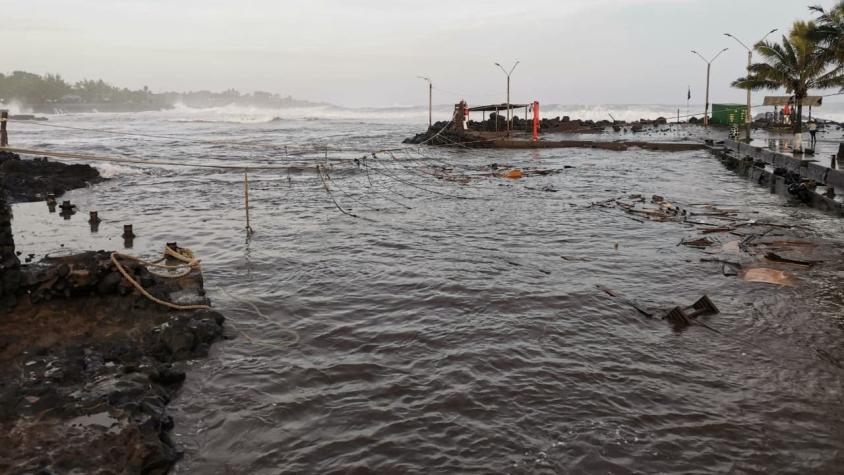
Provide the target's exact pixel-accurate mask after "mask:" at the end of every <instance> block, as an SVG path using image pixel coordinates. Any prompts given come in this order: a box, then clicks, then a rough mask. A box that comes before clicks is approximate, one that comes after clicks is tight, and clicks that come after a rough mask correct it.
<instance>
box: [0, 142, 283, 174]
mask: <svg viewBox="0 0 844 475" xmlns="http://www.w3.org/2000/svg"><path fill="white" fill-rule="evenodd" d="M0 150H2V151H4V152H12V153H19V154H24V155H43V156H46V157H55V158H69V159H75V160H86V161H92V162H112V163H131V164H136V165H164V166H172V167H188V168H211V169H218V170H287V169H289V167H288V166H284V165H263V166H244V165H210V164H197V163H183V162H171V161H168V160H141V159H138V158H128V157H106V156H97V155H86V154H81V153H72V152H52V151H49V150H35V149H26V148H13V147H0Z"/></svg>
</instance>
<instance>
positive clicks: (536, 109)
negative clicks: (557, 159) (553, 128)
mask: <svg viewBox="0 0 844 475" xmlns="http://www.w3.org/2000/svg"><path fill="white" fill-rule="evenodd" d="M537 140H539V101H533V141H534V142H536V141H537Z"/></svg>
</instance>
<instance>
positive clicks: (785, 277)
mask: <svg viewBox="0 0 844 475" xmlns="http://www.w3.org/2000/svg"><path fill="white" fill-rule="evenodd" d="M741 279H742V280H744V281H746V282H760V283H763V284H775V285H782V286H785V287H793V286H794V285H795V284H796V283H797V279H795V278H794V276H792V275H791V274H789V273H788V272H786V271H783V270H778V269H770V268H768V267H752V268H750V269H745V270H744V272H743V273H742V274H741Z"/></svg>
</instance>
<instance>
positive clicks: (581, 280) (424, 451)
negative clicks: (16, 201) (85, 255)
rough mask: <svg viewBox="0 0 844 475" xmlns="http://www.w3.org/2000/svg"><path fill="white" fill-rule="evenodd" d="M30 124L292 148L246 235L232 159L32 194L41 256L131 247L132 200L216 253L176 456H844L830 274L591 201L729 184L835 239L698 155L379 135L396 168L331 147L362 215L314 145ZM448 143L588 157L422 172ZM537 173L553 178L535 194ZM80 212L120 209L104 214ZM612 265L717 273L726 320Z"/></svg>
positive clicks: (263, 178)
mask: <svg viewBox="0 0 844 475" xmlns="http://www.w3.org/2000/svg"><path fill="white" fill-rule="evenodd" d="M61 120H62V119H61V118H56V119H54V120H53V122H55V123H62V122H61ZM68 123H70V122H68ZM73 123H74V124H75V125H82V126H95V127H109V128H112V129H119V130H126V131H134V132H144V133H154V134H174V135H184V136H187V137H202V138H203V139H208V140H232V141H242V140H259V141H263V142H265V143H267V142H273V143H279V142H283V143H319V144H330V145H333V146H339V147H343V148H356V149H358V148H359V149H361V150H365V149H374V148H382V147H393V146H396V143H397V141H399V140H400V139H401V138H403V137H405V136H409V135H411V134H412V133H413V132H416V131H417V130H416V129H417V128H418V127H417V125H416V124H413V123H410V122H398V123H392V122H387V121H379V120H377V119H371V120H331V121H326V120H323V121H305V120H284V121H280V122H273V123H246V124H232V123H217V122H202V121H196V120H191V121H185V120H182V119H179V118H178V117H175V118H174V117H173V116H172V114H161V115H160V116H159V115H156V114H141V115H138V116H123V115H110V116H83V117H79V118H77V120H76V122H73ZM20 128H21V129H24V130H21V131H16V135H14V136H13V140H15V141H17V143H21V144H26V145H34V144H37V145H39V146H55V147H56V148H57V149H61V150H77V151H85V152H97V153H110V154H130V155H132V156H139V157H145V158H166V159H170V160H180V161H184V162H187V163H233V162H236V163H247V162H248V163H253V164H254V163H272V164H285V163H293V164H296V165H298V166H297V167H294V168H293V169H292V171H291V172H290V173H288V172H286V171H267V172H256V173H253V174H251V175H250V181H251V184H252V189H251V204H252V226H253V227H254V228H255V229H256V234H255V235H254V236H253V237H252V239H250V240H247V239H246V238H245V235H244V233H243V226H244V222H243V212H242V183H241V181H240V180H241V178H242V177H241V176H240V175H239V174H237V173H231V172H219V171H213V170H212V171H209V170H193V169H191V170H185V169H179V168H173V167H170V168H166V167H165V168H142V167H135V166H125V165H103V166H102V169H103V170H104V172H106V173H107V174H109V175H110V176H113V177H114V179H113V180H110V181H108V182H105V183H103V184H100V185H97V186H96V187H94V188H92V189H90V190H78V191H75V192H72V193H70V194H69V196H68V197H69V198H70V199H72V200H73V201H74V202H75V203H78V204H79V206H80V209H81V210H82V212H81V213H80V214H78V215H77V216H75V217H74V218H73V219H72V220H71V221H69V222H61V221H60V219H59V218H58V217H57V216H56V215H48V214H47V213H46V209H44V208H45V206H44V205H43V203H34V204H24V205H18V206H16V208H15V213H16V223H15V233H16V236H15V237H16V241H17V243H18V247H19V249H20V250H22V251H24V252H25V253H29V252H34V253H39V254H41V253H44V252H47V251H50V250H55V249H60V246H61V245H62V244H64V249H83V248H90V247H98V248H103V249H119V248H120V247H121V244H122V243H121V240H120V238H119V235H120V225H121V224H122V223H124V222H132V223H134V224H135V231H136V233H137V234H138V235H139V237H138V238H137V239H136V241H135V247H134V251H135V252H137V253H144V254H150V255H151V254H154V253H157V252H159V250H160V247H161V246H162V245H163V243H164V242H165V241H172V240H177V241H179V243H180V244H182V245H185V246H188V247H191V248H193V249H194V250H195V251H196V252H197V253H198V255H199V256H200V257H201V258H202V259H203V262H204V271H205V276H206V283H207V286H208V288H209V292H210V294H211V296H212V299H213V301H214V303H215V305H216V306H217V307H219V308H220V309H221V310H222V311H223V312H224V313H225V314H226V316H227V317H228V322H229V331H230V334H231V335H232V336H233V339H231V340H227V341H223V342H221V343H218V344H217V345H216V346H215V347H214V349H213V351H212V354H211V355H210V357H209V358H207V359H204V360H200V361H195V362H192V363H190V365H191V369H190V371H189V373H188V374H189V376H188V380H187V382H186V384H185V387H184V389H183V391H182V393H181V395H180V397H179V398H178V399H177V400H176V401H174V403H173V404H172V405H171V411H172V413H173V415H174V417H175V419H176V428H175V430H174V434H175V436H174V437H175V439H176V441H177V443H178V444H179V445H180V446H181V447H183V448H184V449H185V458H184V460H183V461H182V462H181V463H180V464H179V465H178V466H177V468H176V471H177V473H282V472H283V473H332V472H348V471H358V472H360V473H365V472H370V471H371V472H377V473H564V472H603V473H628V472H633V471H637V472H681V473H693V472H695V473H723V472H730V471H733V472H736V473H745V472H759V473H770V472H790V473H807V472H836V471H841V470H842V469H841V467H842V465H841V464H842V462H844V455H842V454H841V449H842V447H843V446H844V420H842V419H844V416H842V409H841V407H842V406H841V402H842V401H841V399H842V385H841V383H842V381H841V374H842V371H844V370H842V369H841V368H839V367H837V366H836V365H835V364H833V363H834V361H835V360H836V359H841V358H844V352H843V351H842V350H841V349H840V348H841V344H840V342H841V337H842V326H841V319H842V316H844V304H842V295H841V287H840V284H841V280H842V279H841V274H840V270H839V273H838V274H837V275H836V274H832V275H830V274H828V273H827V274H825V273H824V272H821V271H813V272H809V273H807V274H804V275H805V278H804V281H803V284H802V285H800V286H798V287H795V288H782V289H780V288H776V287H772V286H766V285H764V284H751V283H745V282H741V281H736V280H735V279H734V278H730V277H724V276H722V275H721V274H720V272H719V271H718V269H717V268H714V267H713V265H712V264H707V263H701V262H699V259H700V257H701V256H702V254H701V252H700V251H698V250H694V249H689V248H686V247H684V246H680V247H678V246H677V243H678V242H679V241H680V240H681V239H682V238H684V237H687V236H690V235H692V232H693V231H692V230H690V229H689V228H685V227H682V226H681V225H678V224H672V223H651V222H647V223H638V222H635V221H632V220H629V219H627V218H625V217H624V216H622V215H621V214H620V213H615V212H606V211H604V210H601V209H594V208H587V207H586V205H588V204H589V203H590V202H593V201H600V200H604V199H608V198H613V197H617V196H621V195H625V194H629V193H641V194H644V195H645V196H650V195H651V194H660V195H662V196H665V197H666V198H668V199H669V200H677V201H679V202H684V203H692V202H697V203H703V202H713V203H719V204H722V205H728V206H730V207H735V208H738V209H741V210H743V211H744V212H751V211H752V212H759V215H758V216H760V217H764V218H771V219H778V220H784V221H788V222H794V223H797V224H803V225H807V226H810V227H811V228H812V229H813V230H814V231H815V232H816V233H818V234H819V235H824V236H827V237H830V238H832V239H838V241H836V243H835V245H836V246H839V248H840V246H841V242H840V236H841V231H842V230H844V228H842V225H841V224H840V221H839V220H837V219H834V218H830V217H828V216H825V215H823V214H820V213H816V212H814V211H811V210H806V209H804V208H799V207H789V206H783V205H784V204H785V202H784V201H783V199H782V198H780V197H777V196H772V195H769V194H768V193H767V192H766V191H765V190H764V189H763V188H759V187H756V186H754V185H751V184H749V183H748V182H747V181H745V180H744V179H741V178H738V177H736V176H734V175H733V174H732V173H730V172H728V171H726V170H724V169H723V168H722V167H721V166H720V165H719V164H718V162H717V161H715V160H714V159H712V158H711V157H709V156H708V155H707V154H706V153H705V152H684V153H673V154H667V153H655V152H645V151H640V150H631V151H627V152H606V151H597V150H577V149H562V150H541V151H491V150H474V151H467V150H449V149H430V150H425V154H426V155H428V156H433V157H435V158H434V159H430V158H429V159H425V160H424V161H423V162H419V161H411V160H410V159H411V158H418V157H419V156H418V155H414V154H409V155H408V154H399V155H398V156H397V158H399V159H400V160H403V163H400V164H399V163H394V162H390V161H389V160H388V159H387V157H386V156H383V155H382V156H381V159H382V161H379V162H374V163H372V166H373V167H384V169H383V170H384V171H383V173H372V172H371V173H370V174H369V176H367V174H366V173H365V169H362V168H358V167H356V166H355V165H354V164H353V163H350V162H348V161H341V159H352V158H359V157H360V156H362V155H363V152H330V153H329V156H328V160H329V163H331V166H332V171H331V172H330V175H331V178H332V181H333V185H332V186H333V188H334V189H335V195H334V196H335V198H336V199H337V201H338V203H340V204H341V205H342V206H344V207H346V208H349V209H350V210H351V211H352V212H353V213H356V214H358V215H360V216H361V218H360V219H354V218H351V217H348V216H344V215H342V214H340V213H339V212H338V211H337V209H336V208H335V207H334V205H333V204H332V203H331V201H330V200H329V198H328V197H327V195H326V194H325V192H324V191H323V190H322V188H321V186H322V185H321V182H320V181H319V178H317V176H316V174H315V172H314V171H313V169H312V166H313V165H314V164H315V161H316V160H325V156H324V153H318V154H308V155H305V156H298V157H292V158H291V157H288V158H284V156H283V152H282V151H281V150H280V149H277V150H268V149H256V148H253V149H248V148H243V147H229V146H223V145H219V144H217V145H208V144H203V145H191V144H185V143H183V142H181V141H178V140H169V141H168V140H153V139H144V138H139V137H134V138H123V137H115V136H102V135H99V136H98V135H91V134H86V133H79V132H71V131H61V130H43V129H40V128H36V127H35V126H29V127H24V126H23V125H21V126H20ZM442 162H447V163H453V164H455V165H456V166H458V167H468V168H470V169H474V170H477V169H480V167H482V166H483V165H487V164H490V163H499V164H512V165H515V166H522V167H542V168H562V167H563V166H564V165H570V166H573V167H574V168H569V169H565V170H563V171H562V173H560V174H557V175H551V176H544V177H543V176H540V177H530V178H526V179H523V180H519V181H505V180H500V179H491V178H481V179H478V180H474V181H472V182H471V183H470V184H468V185H465V186H461V185H456V184H452V183H445V182H442V181H440V180H437V179H434V178H432V177H430V176H427V175H425V173H426V170H427V168H426V165H430V164H434V165H438V164H442ZM393 176H394V177H397V178H401V179H402V180H404V181H406V182H407V183H412V184H415V185H418V186H421V187H424V188H426V189H428V190H432V191H436V192H439V193H447V194H451V195H459V196H465V197H469V198H471V199H465V200H464V199H457V198H454V197H447V196H443V195H440V194H435V193H432V192H429V191H424V190H422V189H419V188H414V187H411V186H409V185H407V184H402V183H399V182H397V181H396V180H395V179H394V178H392V177H393ZM370 180H371V182H372V186H370ZM546 185H550V186H552V187H554V188H555V189H557V190H559V191H558V192H556V193H549V192H542V191H536V190H530V189H527V188H526V187H531V188H538V189H539V188H542V187H544V186H546ZM390 189H392V190H394V191H389V190H390ZM339 190H343V192H340V191H339ZM399 203H401V204H406V205H408V206H410V207H411V208H412V209H409V210H408V209H406V208H404V207H403V206H402V205H401V204H399ZM89 209H98V210H99V214H100V216H101V217H103V219H104V222H103V223H102V225H101V227H100V232H99V233H98V234H97V235H94V236H91V235H90V234H89V232H88V229H87V223H86V222H85V221H86V220H85V217H87V210H89ZM373 209H377V210H378V211H374V210H373ZM59 222H61V223H62V224H61V225H60V226H56V224H57V223H59ZM616 243H618V248H617V249H615V244H616ZM561 256H564V257H566V259H563V258H561ZM596 284H601V285H603V286H606V287H609V288H611V289H613V290H614V291H615V292H616V293H619V294H621V295H624V296H626V297H628V298H632V299H635V300H637V301H638V302H640V303H641V304H642V305H644V306H647V307H648V308H651V309H662V310H664V309H667V308H670V307H672V306H674V305H677V304H683V305H687V304H690V303H691V302H693V301H694V300H696V299H697V298H698V297H699V296H700V295H702V294H704V293H708V294H709V296H710V297H711V298H712V299H713V301H715V302H716V304H717V305H718V307H719V308H720V309H721V311H722V313H721V314H720V315H718V316H715V317H712V318H711V319H710V320H708V322H709V323H710V324H711V325H712V326H714V327H716V328H717V329H718V330H720V331H721V332H722V334H716V333H712V332H709V331H707V330H706V329H704V328H701V327H692V328H690V329H688V330H687V331H684V332H680V333H677V332H674V331H672V329H671V328H670V327H669V326H667V325H666V324H665V323H664V322H662V321H660V320H650V319H646V318H643V317H641V316H640V315H639V314H638V313H637V312H636V311H635V310H633V309H631V308H630V307H628V306H625V305H624V304H623V303H621V302H620V301H619V300H616V299H611V298H608V297H607V295H606V294H605V293H603V292H602V291H600V290H598V289H596V287H595V286H596ZM223 289H225V291H224V290H223ZM232 296H234V297H237V298H233V297H232ZM240 299H244V300H248V301H251V302H254V303H255V304H256V305H257V306H258V308H259V309H260V310H261V311H262V312H263V313H264V314H265V315H266V316H267V317H268V318H267V319H264V318H261V317H260V316H259V315H256V314H255V313H254V312H252V311H251V310H250V309H249V308H248V306H247V305H245V304H243V303H242V302H241V301H240ZM289 329H292V330H295V332H297V333H298V334H299V336H300V337H301V341H300V342H299V343H298V344H296V345H292V346H291V345H289V344H288V343H289V342H290V341H291V337H290V334H289V333H288V330H289ZM748 340H750V341H752V342H753V343H754V344H753V345H749V344H747V341H748ZM818 349H822V350H824V351H826V352H827V355H829V356H830V357H831V359H821V358H819V357H818V352H817V350H818ZM830 361H832V362H833V363H831V362H830Z"/></svg>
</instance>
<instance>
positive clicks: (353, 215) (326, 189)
mask: <svg viewBox="0 0 844 475" xmlns="http://www.w3.org/2000/svg"><path fill="white" fill-rule="evenodd" d="M317 174H318V175H319V179H320V180H322V186H323V187H324V188H325V192H326V193H328V197H329V198H331V201H332V202H333V203H334V206H336V207H337V209H339V210H340V212H341V213H343V214H345V215H347V216H351V217H353V218H360V216H358V215H356V214H354V213H350V212H348V211H346V210H345V209H343V207H342V206H340V204H339V203H337V200H336V199H334V195H333V194H331V189H330V188H328V183H327V182H326V181H325V177H323V176H322V165H317Z"/></svg>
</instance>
